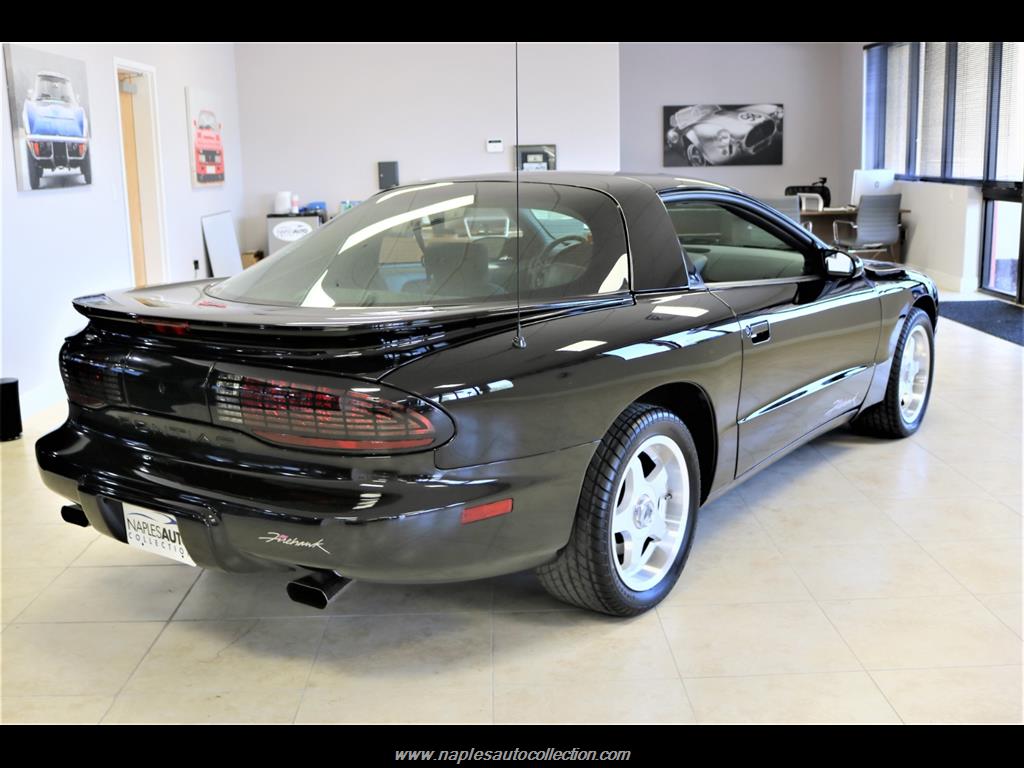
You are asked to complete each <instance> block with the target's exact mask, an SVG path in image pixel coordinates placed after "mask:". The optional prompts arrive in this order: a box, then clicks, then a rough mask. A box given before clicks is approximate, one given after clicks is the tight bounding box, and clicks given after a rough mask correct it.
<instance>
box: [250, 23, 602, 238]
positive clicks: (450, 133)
mask: <svg viewBox="0 0 1024 768" xmlns="http://www.w3.org/2000/svg"><path fill="white" fill-rule="evenodd" d="M618 56H619V54H618V45H616V44H615V43H596V44H593V43H588V44H572V43H524V44H521V45H520V46H519V90H520V94H521V100H520V119H519V131H520V140H521V141H522V143H524V144H540V143H553V144H556V145H557V146H558V153H559V154H558V167H559V168H560V169H563V170H565V169H571V170H602V169H604V170H607V169H611V170H614V169H616V168H618V165H619V59H618ZM235 57H236V69H237V71H238V94H239V107H240V109H241V115H242V126H243V127H242V147H243V152H244V155H245V158H246V161H245V162H246V187H247V192H246V196H245V206H244V217H245V220H244V223H243V245H244V246H245V247H248V248H256V247H265V242H266V221H265V217H266V214H267V213H269V212H270V210H271V207H272V205H273V198H274V194H275V193H276V192H278V191H280V190H290V191H292V192H295V193H298V194H299V196H300V198H301V200H302V201H303V202H307V201H309V200H324V201H325V202H326V203H327V206H328V211H329V212H330V213H331V214H333V213H335V212H336V210H337V207H338V202H339V201H340V200H344V199H365V198H366V197H368V196H370V195H371V194H373V193H374V192H376V191H377V162H378V161H380V160H397V161H398V163H399V178H400V181H401V182H402V183H403V184H406V183H411V182H415V181H418V180H421V179H428V178H436V177H438V176H452V175H463V174H472V173H486V172H496V171H511V170H512V169H513V167H514V165H513V159H512V146H513V144H514V143H515V69H514V62H515V59H514V49H513V46H512V44H510V43H484V44H425V43H419V44H413V43H399V44H389V45H381V44H345V45H308V44H305V45H290V44H289V45H273V44H266V45H265V44H240V45H237V46H236V51H235ZM487 139H503V140H504V142H505V152H504V154H488V153H487V152H486V151H485V142H486V141H487Z"/></svg>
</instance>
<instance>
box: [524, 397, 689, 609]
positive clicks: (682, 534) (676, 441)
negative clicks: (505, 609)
mask: <svg viewBox="0 0 1024 768" xmlns="http://www.w3.org/2000/svg"><path fill="white" fill-rule="evenodd" d="M699 467H700V464H699V462H698V459H697V448H696V446H695V445H694V442H693V437H692V436H691V435H690V431H689V430H688V429H687V428H686V425H685V424H684V423H683V422H682V421H681V420H680V419H679V417H678V416H676V415H675V414H673V413H671V412H670V411H667V410H665V409H664V408H659V407H657V406H653V405H646V404H644V403H636V404H634V405H631V406H630V407H629V408H627V409H626V410H625V411H624V412H623V413H622V414H621V415H620V416H619V417H618V418H617V419H616V420H615V423H614V424H613V425H612V427H611V429H609V430H608V433H607V434H606V435H605V436H604V438H603V439H602V440H601V442H600V444H599V445H598V447H597V450H596V451H595V453H594V457H593V458H592V459H591V461H590V466H589V467H588V468H587V473H586V476H585V478H584V482H583V490H582V492H581V493H580V499H579V505H578V507H577V510H576V520H575V522H574V524H573V529H572V534H571V535H570V537H569V543H568V544H567V545H566V546H565V548H564V549H563V550H562V551H561V552H559V554H558V557H557V558H556V559H555V561H554V562H552V563H549V564H547V565H544V566H541V567H540V568H538V569H537V575H538V577H539V578H540V582H541V584H542V585H543V586H544V588H545V589H546V590H547V591H548V592H550V593H551V594H552V595H553V596H554V597H556V598H558V599H559V600H562V601H563V602H566V603H569V604H570V605H575V606H578V607H580V608H587V609H589V610H592V611H598V612H600V613H607V614H610V615H612V616H634V615H636V614H639V613H643V612H644V611H647V610H649V609H650V608H653V607H654V606H655V605H657V604H658V603H659V602H661V600H662V599H663V598H664V597H665V595H667V594H668V593H669V591H670V590H671V589H672V587H673V586H674V585H675V583H676V581H677V580H678V579H679V574H680V573H681V572H682V570H683V566H684V565H685V564H686V558H687V556H688V555H689V552H690V546H691V544H692V543H693V532H694V529H695V527H696V523H697V509H698V507H699V506H700V468H699Z"/></svg>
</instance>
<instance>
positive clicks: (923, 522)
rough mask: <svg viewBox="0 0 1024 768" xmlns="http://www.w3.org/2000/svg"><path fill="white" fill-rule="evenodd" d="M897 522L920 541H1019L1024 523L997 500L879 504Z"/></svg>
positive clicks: (894, 500)
mask: <svg viewBox="0 0 1024 768" xmlns="http://www.w3.org/2000/svg"><path fill="white" fill-rule="evenodd" d="M877 505H878V508H879V509H880V510H881V511H883V512H885V514H887V515H888V516H889V517H890V518H892V520H893V522H895V523H896V524H897V525H898V526H899V527H900V528H902V529H903V530H904V531H906V532H907V534H909V535H910V536H911V537H912V538H914V539H916V540H917V541H922V542H924V541H968V540H971V539H1014V538H1016V539H1019V538H1020V536H1021V526H1022V524H1024V521H1022V520H1021V517H1020V515H1017V514H1015V513H1014V512H1013V511H1012V510H1009V509H1007V508H1006V506H1005V505H1004V504H1001V503H999V502H998V501H996V500H995V499H983V498H974V499H969V498H968V499H963V498H956V499H929V500H928V501H927V502H926V503H919V502H917V501H916V500H914V499H889V500H886V501H879V502H877Z"/></svg>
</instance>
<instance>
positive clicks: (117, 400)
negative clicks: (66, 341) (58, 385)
mask: <svg viewBox="0 0 1024 768" xmlns="http://www.w3.org/2000/svg"><path fill="white" fill-rule="evenodd" d="M123 360H124V353H123V352H117V353H95V352H94V353H90V354H88V356H86V355H85V354H81V353H73V352H68V350H67V349H66V348H65V349H64V350H62V351H61V355H60V375H61V377H62V378H63V379H64V389H65V390H67V393H68V400H70V401H71V402H73V403H75V404H76V405H81V406H84V407H86V408H101V407H103V406H105V405H123V404H124V402H125V397H124V389H123V388H122V386H121V379H122V373H123V372H124V366H123V365H122V362H123Z"/></svg>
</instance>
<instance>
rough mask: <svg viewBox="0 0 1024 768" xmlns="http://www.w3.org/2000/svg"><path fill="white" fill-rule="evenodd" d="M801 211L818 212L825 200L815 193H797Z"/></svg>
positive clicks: (823, 205)
mask: <svg viewBox="0 0 1024 768" xmlns="http://www.w3.org/2000/svg"><path fill="white" fill-rule="evenodd" d="M797 197H798V198H799V199H800V210H801V211H820V210H821V209H822V208H824V207H825V199H824V198H823V197H822V196H821V195H819V194H817V193H815V192H799V193H797Z"/></svg>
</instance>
